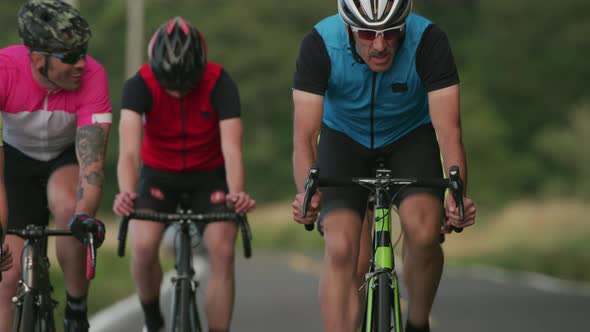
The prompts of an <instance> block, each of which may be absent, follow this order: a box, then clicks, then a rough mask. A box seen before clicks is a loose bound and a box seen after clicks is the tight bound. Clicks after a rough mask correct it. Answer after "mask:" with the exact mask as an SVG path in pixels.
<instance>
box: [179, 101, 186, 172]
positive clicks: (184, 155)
mask: <svg viewBox="0 0 590 332" xmlns="http://www.w3.org/2000/svg"><path fill="white" fill-rule="evenodd" d="M184 101H185V98H184V96H183V97H181V99H180V118H181V122H182V170H183V171H185V170H186V114H185V109H184V104H185V103H184Z"/></svg>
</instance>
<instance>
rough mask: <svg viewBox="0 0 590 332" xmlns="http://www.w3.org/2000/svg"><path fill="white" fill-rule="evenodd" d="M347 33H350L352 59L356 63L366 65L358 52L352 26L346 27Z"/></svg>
mask: <svg viewBox="0 0 590 332" xmlns="http://www.w3.org/2000/svg"><path fill="white" fill-rule="evenodd" d="M346 31H347V32H348V42H349V44H350V51H351V52H352V57H353V58H354V60H355V61H356V62H358V63H361V64H364V63H365V61H364V60H363V58H361V56H360V55H359V54H358V52H357V51H356V42H355V41H354V35H353V34H352V29H351V28H350V25H346Z"/></svg>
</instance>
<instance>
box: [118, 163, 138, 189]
mask: <svg viewBox="0 0 590 332" xmlns="http://www.w3.org/2000/svg"><path fill="white" fill-rule="evenodd" d="M138 179H139V158H136V157H133V156H122V157H120V158H119V162H118V163H117V180H118V182H119V191H120V192H135V190H136V188H137V180H138Z"/></svg>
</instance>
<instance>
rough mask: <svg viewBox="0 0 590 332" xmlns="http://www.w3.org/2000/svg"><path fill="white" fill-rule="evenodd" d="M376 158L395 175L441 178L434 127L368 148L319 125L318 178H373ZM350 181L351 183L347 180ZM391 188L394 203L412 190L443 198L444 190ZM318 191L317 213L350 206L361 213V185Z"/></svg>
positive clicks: (363, 204)
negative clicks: (318, 207)
mask: <svg viewBox="0 0 590 332" xmlns="http://www.w3.org/2000/svg"><path fill="white" fill-rule="evenodd" d="M377 158H383V159H384V160H385V165H386V166H387V167H388V168H389V169H391V170H392V176H393V177H396V178H404V177H418V178H421V177H423V178H442V176H443V175H442V174H443V173H442V163H441V157H440V150H439V146H438V141H437V139H436V134H435V132H434V128H433V127H432V125H431V124H428V125H423V126H421V127H418V128H416V129H414V130H413V131H412V132H410V133H409V134H407V135H406V136H404V137H402V138H401V139H399V140H397V141H395V142H393V143H391V144H388V145H386V146H383V147H381V148H378V149H375V150H371V149H368V148H366V147H364V146H363V145H361V144H359V143H357V142H356V141H354V140H353V139H352V138H350V137H349V136H347V135H345V134H343V133H341V132H339V131H336V130H334V129H331V128H329V127H328V126H326V125H325V124H322V128H321V133H320V142H319V146H318V166H319V169H320V177H322V176H325V177H330V178H342V179H350V178H352V177H374V176H375V166H376V160H377ZM351 183H352V182H351ZM399 189H400V190H394V191H392V195H393V194H395V193H397V195H396V196H395V199H394V204H396V205H398V206H399V203H400V202H401V201H402V200H403V199H404V198H406V197H408V196H409V195H411V194H412V193H417V192H428V193H432V194H433V195H435V196H436V197H438V198H439V199H440V200H441V202H442V201H443V199H444V191H443V190H438V189H432V188H416V187H407V188H399ZM321 192H322V210H321V215H322V216H323V215H325V214H326V213H328V212H329V211H331V210H334V209H342V208H345V209H352V210H354V211H357V212H358V214H359V216H361V218H362V217H363V216H364V215H365V210H366V207H367V198H368V195H369V190H368V189H365V188H363V187H361V186H358V185H354V186H351V187H337V188H336V187H326V188H322V189H321Z"/></svg>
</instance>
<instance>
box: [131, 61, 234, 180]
mask: <svg viewBox="0 0 590 332" xmlns="http://www.w3.org/2000/svg"><path fill="white" fill-rule="evenodd" d="M221 70H222V67H221V66H219V65H218V64H215V63H211V62H209V63H208V64H207V68H206V69H205V73H204V74H203V77H202V78H201V80H200V82H199V83H198V85H197V86H196V87H195V88H194V89H193V90H192V91H191V92H190V93H189V94H187V95H186V96H183V97H181V98H176V97H173V96H170V95H169V94H168V93H166V91H165V90H164V89H163V88H162V87H161V86H160V84H159V83H158V80H157V79H156V77H155V76H154V74H153V72H152V69H151V68H150V66H149V64H145V65H143V66H142V67H141V68H140V70H139V73H140V75H141V77H142V78H143V80H144V81H145V83H146V85H147V86H148V88H149V90H150V93H151V95H152V108H151V110H150V111H149V112H148V113H146V114H145V121H144V124H143V128H144V131H143V142H142V144H141V159H142V162H143V163H144V164H145V165H147V166H149V167H152V168H155V169H157V170H161V171H169V172H180V171H203V170H210V169H214V168H217V167H220V166H222V165H223V163H224V160H223V155H222V153H221V137H220V133H219V118H218V116H217V112H216V111H215V110H214V109H213V106H212V105H211V92H212V91H213V88H214V87H215V84H216V83H217V79H218V78H219V76H220V74H221Z"/></svg>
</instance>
